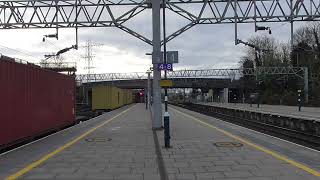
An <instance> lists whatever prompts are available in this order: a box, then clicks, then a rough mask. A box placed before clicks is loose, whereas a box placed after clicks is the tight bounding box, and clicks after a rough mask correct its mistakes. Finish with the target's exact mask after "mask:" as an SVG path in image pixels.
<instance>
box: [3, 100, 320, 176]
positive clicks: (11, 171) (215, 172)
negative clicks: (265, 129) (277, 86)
mask: <svg viewBox="0 0 320 180" xmlns="http://www.w3.org/2000/svg"><path fill="white" fill-rule="evenodd" d="M169 112H170V115H171V137H172V139H171V144H172V148H169V149H166V148H164V147H163V145H164V142H163V131H152V129H151V120H150V113H149V111H147V110H145V106H144V104H135V105H131V106H128V107H123V108H120V109H118V110H115V111H112V112H109V113H105V114H103V115H102V116H99V117H97V118H94V119H91V120H88V121H86V122H84V123H81V124H79V125H77V126H74V127H72V128H69V129H66V130H64V131H62V132H60V133H57V134H54V135H52V136H50V137H48V138H45V139H42V140H39V141H37V142H35V143H32V144H30V145H27V146H25V147H22V148H20V149H17V150H14V151H12V152H8V153H6V154H2V155H0V179H4V178H6V177H8V176H10V175H11V176H10V177H13V178H20V179H114V180H117V179H137V180H157V179H161V180H162V179H170V180H171V179H172V180H175V179H194V180H200V179H211V180H212V179H214V180H216V179H218V180H244V179H251V180H282V179H283V180H286V179H288V180H295V179H299V180H301V179H303V180H309V179H310V180H315V179H319V177H317V176H316V175H319V176H320V152H319V151H313V150H310V149H308V148H305V147H301V146H297V145H294V144H292V143H288V142H285V141H282V140H279V139H276V138H273V137H269V136H265V135H263V134H259V133H256V132H254V131H250V130H247V129H246V128H242V127H238V126H235V125H232V124H228V123H225V122H223V121H220V120H216V119H214V118H212V117H208V116H205V115H201V114H199V113H195V112H191V111H189V110H185V109H182V108H179V107H174V106H170V109H169ZM230 133H231V134H230ZM242 140H244V141H242ZM157 143H159V144H157ZM230 143H231V144H232V143H233V144H234V145H236V146H238V147H217V145H220V146H221V145H227V146H230ZM250 143H251V144H250ZM252 143H253V144H254V145H252ZM259 147H260V148H262V149H263V150H266V149H267V150H268V151H267V153H266V152H264V151H263V150H261V149H259ZM270 152H273V153H275V154H277V155H279V156H280V157H274V154H271V155H270ZM279 158H280V159H279ZM281 158H283V159H282V160H281ZM288 159H290V160H291V161H292V162H293V163H292V162H291V163H288V162H287V161H286V160H288ZM298 163H300V165H302V166H303V167H304V168H302V169H301V167H300V168H299V167H297V164H298ZM312 170H313V171H312ZM311 171H312V172H311ZM312 173H313V174H312ZM317 173H318V174H317Z"/></svg>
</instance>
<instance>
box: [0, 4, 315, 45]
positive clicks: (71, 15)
mask: <svg viewBox="0 0 320 180" xmlns="http://www.w3.org/2000/svg"><path fill="white" fill-rule="evenodd" d="M166 3H167V4H166V7H167V9H168V10H171V11H172V12H174V13H176V14H177V15H178V16H181V17H183V18H184V19H186V20H188V23H187V24H185V26H183V27H182V28H180V29H178V30H177V31H175V32H174V33H173V34H171V35H169V36H168V37H167V38H166V40H167V41H170V40H172V39H173V38H175V37H176V36H178V35H180V34H182V33H183V32H185V31H187V30H188V29H190V28H191V27H193V26H195V25H196V24H222V23H235V22H237V23H252V22H293V21H315V20H320V0H187V1H185V0H168V1H167V2H166ZM150 7H152V5H151V1H150V0H143V1H139V0H4V1H1V2H0V29H20V28H56V27H58V28H72V27H118V28H120V29H121V30H123V31H125V32H127V33H129V34H131V35H133V36H135V37H137V38H139V39H140V40H142V41H144V42H146V43H148V44H150V45H152V40H150V39H148V38H147V37H144V36H143V35H141V34H139V33H138V32H135V31H133V30H131V29H130V28H128V27H126V26H125V23H126V22H127V21H129V20H130V19H132V18H133V17H134V16H136V15H138V14H139V13H141V12H142V11H144V10H146V9H148V8H150ZM119 8H120V9H121V8H122V10H119ZM162 43H163V41H162Z"/></svg>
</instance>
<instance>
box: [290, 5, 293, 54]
mask: <svg viewBox="0 0 320 180" xmlns="http://www.w3.org/2000/svg"><path fill="white" fill-rule="evenodd" d="M292 3H293V0H291V1H290V9H291V12H290V25H291V26H290V30H291V31H290V33H291V42H290V45H291V51H292V50H293V9H292V8H293V4H292Z"/></svg>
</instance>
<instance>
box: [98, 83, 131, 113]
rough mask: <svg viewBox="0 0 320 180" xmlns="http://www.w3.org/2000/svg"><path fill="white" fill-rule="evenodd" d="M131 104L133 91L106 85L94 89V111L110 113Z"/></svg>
mask: <svg viewBox="0 0 320 180" xmlns="http://www.w3.org/2000/svg"><path fill="white" fill-rule="evenodd" d="M131 103H132V93H131V90H127V89H120V88H117V87H114V86H105V85H100V86H95V87H93V88H92V110H93V111H99V110H103V111H110V110H113V109H116V108H119V107H121V106H124V105H127V104H131Z"/></svg>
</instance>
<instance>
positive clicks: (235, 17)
mask: <svg viewBox="0 0 320 180" xmlns="http://www.w3.org/2000/svg"><path fill="white" fill-rule="evenodd" d="M237 17H238V14H237V0H235V1H234V35H235V36H234V38H235V39H234V43H235V45H237V44H238V18H237Z"/></svg>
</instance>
